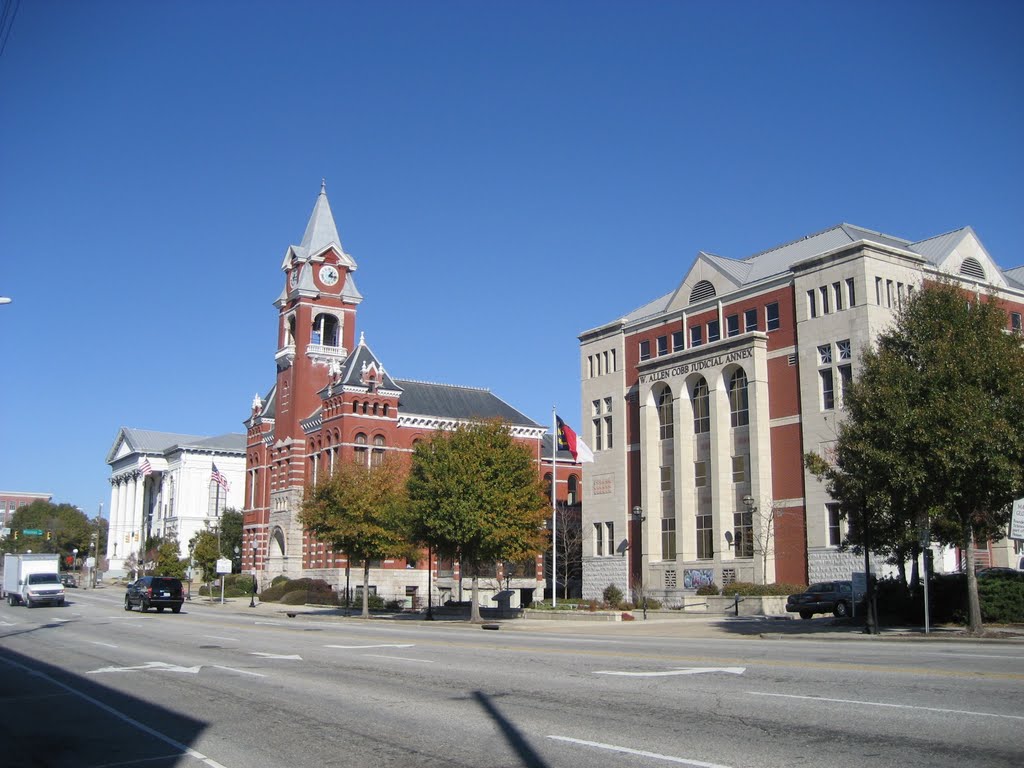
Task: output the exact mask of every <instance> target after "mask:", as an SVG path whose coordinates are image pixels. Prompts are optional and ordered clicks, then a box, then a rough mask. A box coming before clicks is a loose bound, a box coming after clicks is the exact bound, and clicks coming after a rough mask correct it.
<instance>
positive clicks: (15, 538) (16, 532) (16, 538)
mask: <svg viewBox="0 0 1024 768" xmlns="http://www.w3.org/2000/svg"><path fill="white" fill-rule="evenodd" d="M19 536H21V531H14V540H15V541H17V540H18V537H19Z"/></svg>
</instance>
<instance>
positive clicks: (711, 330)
mask: <svg viewBox="0 0 1024 768" xmlns="http://www.w3.org/2000/svg"><path fill="white" fill-rule="evenodd" d="M721 337H722V334H721V332H720V331H719V329H718V321H717V320H711V321H710V322H709V323H708V343H709V344H710V343H711V342H712V341H718V340H719V339H720V338H721Z"/></svg>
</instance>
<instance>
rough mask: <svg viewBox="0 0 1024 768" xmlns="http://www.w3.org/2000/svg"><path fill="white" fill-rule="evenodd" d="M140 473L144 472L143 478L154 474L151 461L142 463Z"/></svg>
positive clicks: (147, 460)
mask: <svg viewBox="0 0 1024 768" xmlns="http://www.w3.org/2000/svg"><path fill="white" fill-rule="evenodd" d="M139 471H141V472H142V476H143V477H145V476H146V475H152V474H153V465H152V464H150V463H149V459H146V460H145V461H144V462H142V466H140V467H139Z"/></svg>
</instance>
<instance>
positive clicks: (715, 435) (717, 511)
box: [707, 371, 735, 562]
mask: <svg viewBox="0 0 1024 768" xmlns="http://www.w3.org/2000/svg"><path fill="white" fill-rule="evenodd" d="M707 382H708V389H709V390H710V391H709V393H708V395H709V397H708V399H709V401H710V402H709V406H710V407H709V410H710V415H711V457H710V458H711V462H710V466H709V467H708V483H709V484H710V485H711V519H712V526H713V529H714V530H713V535H714V540H715V560H716V561H718V562H723V561H726V562H728V561H730V560H732V559H733V553H734V551H735V550H733V549H730V548H729V546H728V545H727V544H726V540H725V532H726V531H729V532H730V535H732V527H733V519H732V516H733V513H734V512H735V509H734V506H735V499H734V497H735V494H734V493H733V487H732V439H731V438H732V432H731V429H732V427H731V422H730V418H729V391H728V388H727V387H728V383H727V382H726V380H725V377H724V376H723V375H722V372H721V371H716V372H714V373H712V374H710V376H709V377H708V379H707Z"/></svg>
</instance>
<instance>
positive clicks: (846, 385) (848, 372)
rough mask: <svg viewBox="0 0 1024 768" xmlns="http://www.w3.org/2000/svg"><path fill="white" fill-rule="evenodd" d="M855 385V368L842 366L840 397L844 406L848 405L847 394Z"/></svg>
mask: <svg viewBox="0 0 1024 768" xmlns="http://www.w3.org/2000/svg"><path fill="white" fill-rule="evenodd" d="M852 384H853V366H851V365H840V366H839V396H840V397H841V398H843V404H844V405H845V404H846V393H847V392H849V391H850V385H852Z"/></svg>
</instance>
